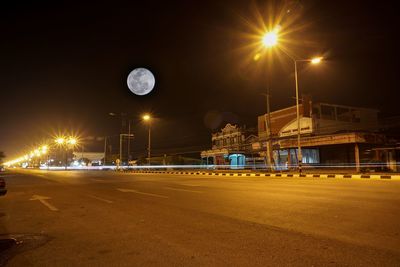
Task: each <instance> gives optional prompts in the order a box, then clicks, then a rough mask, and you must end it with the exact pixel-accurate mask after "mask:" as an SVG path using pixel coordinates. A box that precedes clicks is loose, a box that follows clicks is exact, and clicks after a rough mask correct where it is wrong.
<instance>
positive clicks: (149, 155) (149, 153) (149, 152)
mask: <svg viewBox="0 0 400 267" xmlns="http://www.w3.org/2000/svg"><path fill="white" fill-rule="evenodd" d="M150 125H151V124H150V122H149V147H148V149H147V153H148V154H147V156H148V158H149V166H150V165H151V162H150V157H151V126H150Z"/></svg>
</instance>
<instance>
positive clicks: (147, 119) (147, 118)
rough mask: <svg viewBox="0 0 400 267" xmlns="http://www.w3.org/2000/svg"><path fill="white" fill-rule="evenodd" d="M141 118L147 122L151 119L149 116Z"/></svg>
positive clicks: (145, 115)
mask: <svg viewBox="0 0 400 267" xmlns="http://www.w3.org/2000/svg"><path fill="white" fill-rule="evenodd" d="M142 118H143V120H145V121H149V120H150V119H151V117H150V115H149V114H144V115H143V117H142Z"/></svg>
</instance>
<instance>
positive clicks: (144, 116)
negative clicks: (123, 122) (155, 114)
mask: <svg viewBox="0 0 400 267" xmlns="http://www.w3.org/2000/svg"><path fill="white" fill-rule="evenodd" d="M142 118H143V120H144V121H146V122H148V123H149V143H148V147H147V157H148V159H149V162H148V164H149V166H150V164H151V163H150V158H151V116H150V115H149V114H144V115H143V117H142Z"/></svg>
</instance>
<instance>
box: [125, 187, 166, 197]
mask: <svg viewBox="0 0 400 267" xmlns="http://www.w3.org/2000/svg"><path fill="white" fill-rule="evenodd" d="M117 190H118V191H121V192H124V193H136V194H140V195H146V196H152V197H159V198H169V196H164V195H158V194H152V193H146V192H141V191H137V190H134V189H124V188H117Z"/></svg>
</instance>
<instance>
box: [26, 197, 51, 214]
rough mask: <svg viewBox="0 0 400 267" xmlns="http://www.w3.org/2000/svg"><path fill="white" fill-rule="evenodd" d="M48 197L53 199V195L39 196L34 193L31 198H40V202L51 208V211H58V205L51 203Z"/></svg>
mask: <svg viewBox="0 0 400 267" xmlns="http://www.w3.org/2000/svg"><path fill="white" fill-rule="evenodd" d="M48 199H51V197H46V196H39V195H33V196H32V198H31V199H30V200H39V201H40V203H42V204H43V205H45V206H46V207H47V208H48V209H49V210H51V211H58V209H57V208H56V207H54V206H53V205H51V204H50V203H49V202H47V200H48Z"/></svg>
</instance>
